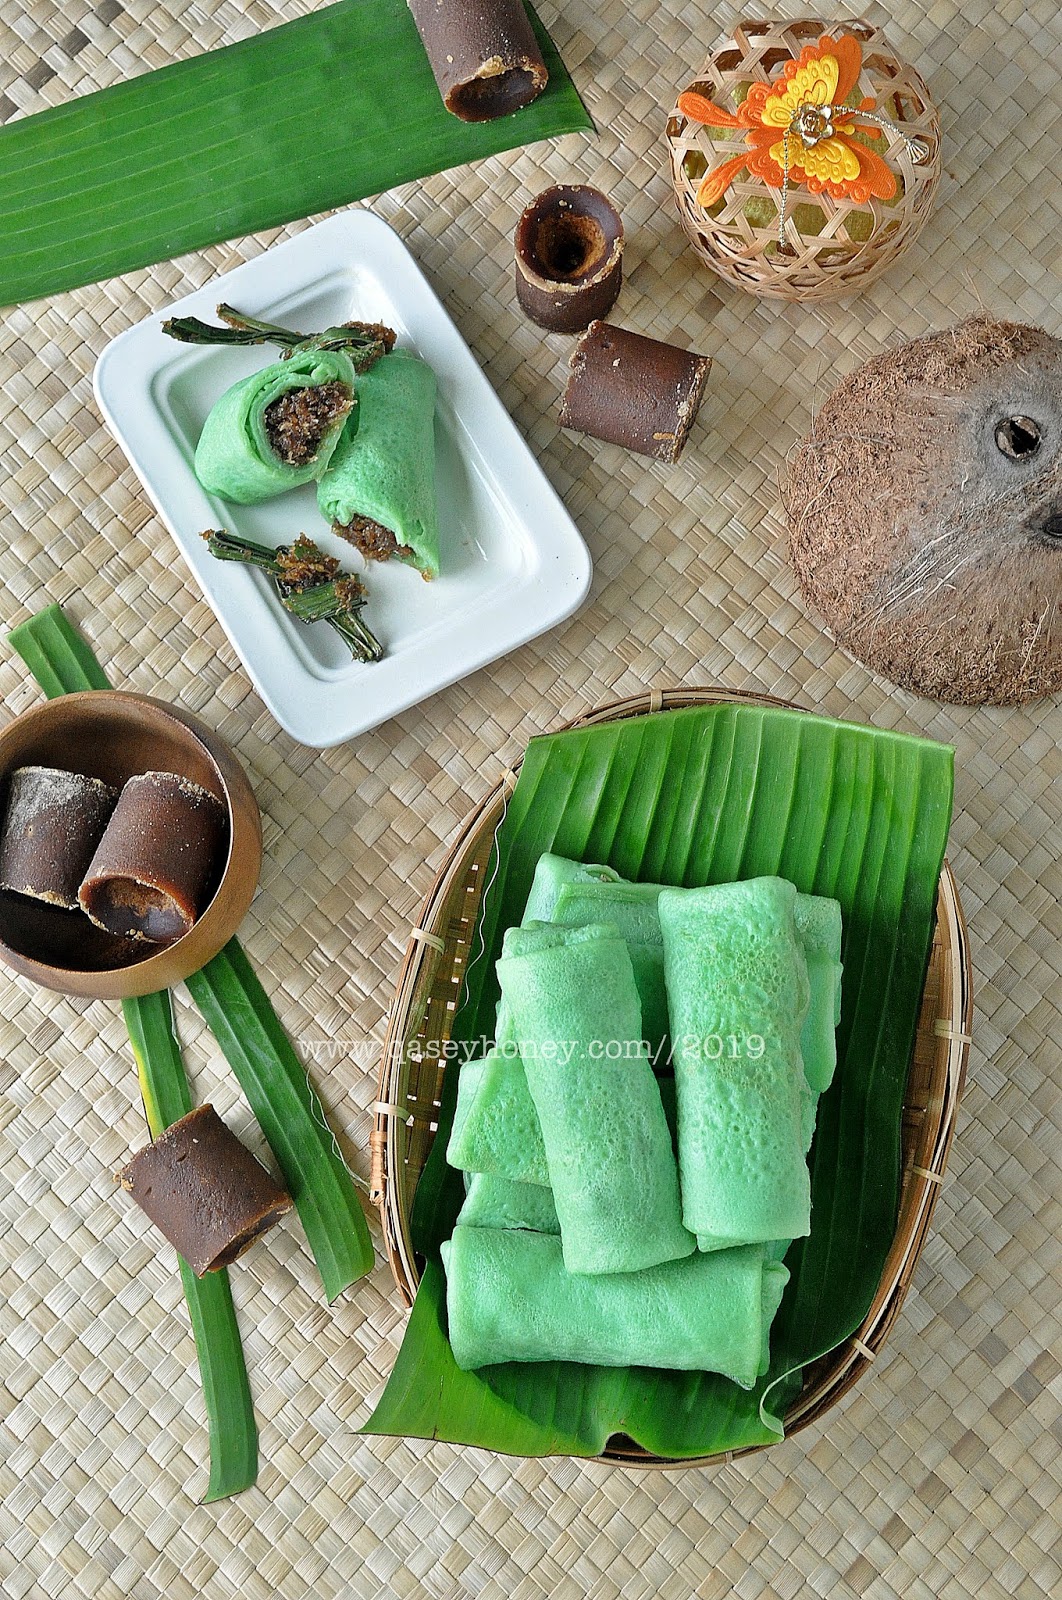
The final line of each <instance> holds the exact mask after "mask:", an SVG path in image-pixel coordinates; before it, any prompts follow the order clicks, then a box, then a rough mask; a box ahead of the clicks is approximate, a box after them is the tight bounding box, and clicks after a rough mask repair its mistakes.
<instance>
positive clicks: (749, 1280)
mask: <svg viewBox="0 0 1062 1600" xmlns="http://www.w3.org/2000/svg"><path fill="white" fill-rule="evenodd" d="M442 1257H443V1265H444V1267H445V1269H446V1309H447V1318H448V1323H449V1339H450V1346H451V1349H452V1350H453V1353H454V1359H455V1361H456V1362H457V1365H458V1366H459V1367H461V1368H462V1369H463V1370H465V1371H466V1372H467V1371H472V1370H474V1369H476V1368H477V1367H485V1366H491V1365H493V1364H494V1363H496V1362H501V1361H577V1362H585V1363H590V1364H592V1365H595V1366H604V1367H628V1366H639V1367H662V1368H673V1369H677V1370H681V1371H687V1372H720V1373H722V1374H723V1375H724V1376H725V1377H728V1378H731V1379H732V1380H733V1381H734V1382H735V1383H737V1384H739V1385H740V1386H741V1387H742V1388H743V1389H751V1388H752V1387H753V1385H754V1384H755V1382H756V1379H757V1377H758V1376H759V1375H760V1374H761V1373H762V1372H765V1371H766V1370H767V1364H768V1360H769V1346H768V1338H767V1329H768V1328H769V1325H770V1319H771V1317H772V1316H773V1314H774V1312H775V1311H776V1310H777V1307H778V1302H779V1301H780V1299H781V1293H782V1289H783V1288H784V1286H785V1283H786V1281H787V1279H788V1277H789V1274H788V1272H787V1270H786V1268H785V1267H784V1266H782V1265H781V1263H780V1262H772V1263H770V1264H767V1265H765V1263H764V1257H763V1247H762V1245H753V1246H747V1247H745V1248H744V1249H739V1250H721V1251H715V1252H713V1254H712V1255H707V1256H706V1255H700V1254H695V1255H692V1256H689V1257H687V1258H686V1259H685V1260H682V1261H669V1262H667V1263H665V1264H663V1265H660V1266H655V1267H649V1268H646V1269H645V1270H644V1271H640V1272H616V1273H607V1274H602V1275H596V1276H592V1275H587V1274H580V1273H574V1272H569V1271H568V1269H567V1267H566V1266H565V1264H564V1258H563V1253H562V1249H561V1243H560V1240H559V1239H557V1238H556V1237H555V1236H553V1235H550V1234H544V1233H526V1232H517V1231H515V1230H502V1229H490V1228H468V1227H457V1228H455V1229H454V1233H453V1238H452V1239H450V1240H448V1241H447V1243H445V1244H444V1245H443V1246H442Z"/></svg>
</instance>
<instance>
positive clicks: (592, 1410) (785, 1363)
mask: <svg viewBox="0 0 1062 1600" xmlns="http://www.w3.org/2000/svg"><path fill="white" fill-rule="evenodd" d="M952 764H953V752H952V751H951V750H950V749H949V748H948V747H947V746H944V745H937V744H932V743H930V742H928V741H926V740H923V739H916V738H912V737H909V736H906V735H902V734H896V733H890V732H884V731H881V730H878V729H875V728H866V727H858V726H855V725H852V724H847V723H842V722H835V721H831V720H829V719H826V718H820V717H814V716H809V715H806V714H801V713H799V712H788V711H783V710H774V709H767V708H761V707H755V706H749V705H734V704H731V705H715V706H705V707H697V708H693V709H690V710H680V711H671V712H665V713H658V714H657V715H655V716H646V717H639V718H634V719H630V720H628V721H624V722H616V723H608V724H603V725H600V726H597V727H592V728H586V729H576V730H573V731H569V732H565V733H560V734H554V735H547V736H545V737H543V738H539V739H535V740H533V741H532V743H531V744H530V746H529V748H528V751H527V755H526V758H525V760H524V763H523V767H522V770H521V773H520V780H519V783H518V784H517V787H516V790H515V792H514V794H513V796H512V799H511V801H510V804H509V808H508V811H507V813H506V816H505V819H504V822H503V823H502V826H501V828H500V829H499V832H498V838H497V841H496V845H495V860H494V861H493V862H492V866H491V869H490V870H489V871H488V872H487V874H486V881H487V883H488V884H489V885H490V887H489V889H488V891H487V893H486V895H485V898H484V903H483V905H482V906H481V908H480V914H479V932H480V935H481V936H482V944H481V943H480V937H479V936H478V935H477V936H476V937H475V938H474V940H473V945H472V948H473V949H474V950H476V949H482V951H483V954H482V955H481V956H480V957H479V958H478V959H477V960H476V961H474V962H472V963H471V964H470V967H469V970H468V973H467V979H466V986H465V992H464V996H463V999H462V1003H461V1005H460V1007H459V1009H458V1012H457V1014H456V1016H455V1019H454V1035H455V1037H456V1038H457V1039H459V1040H464V1041H468V1040H471V1039H474V1038H477V1037H478V1036H480V1035H482V1034H486V1035H487V1036H488V1037H490V1036H491V1035H492V1033H493V1026H494V1012H495V1006H496V1004H497V999H498V986H497V979H496V977H495V973H494V962H495V960H496V959H497V957H498V956H499V954H500V952H501V940H502V935H503V933H504V930H505V929H506V927H508V926H509V925H510V924H512V923H516V922H518V921H519V920H520V916H521V913H522V910H523V904H524V900H525V899H526V896H527V893H528V889H529V888H530V885H531V879H532V876H533V873H534V867H535V863H536V861H537V860H538V857H539V856H540V855H541V853H542V852H543V851H545V850H551V851H553V852H555V853H556V854H558V855H563V856H570V857H574V858H576V859H583V860H587V861H600V862H604V863H606V864H607V865H608V866H611V867H614V868H615V869H616V871H617V872H619V873H621V874H622V875H623V876H624V877H629V878H632V879H635V880H642V881H646V882H665V883H674V884H677V885H685V886H687V887H696V886H700V885H704V884H709V883H725V882H730V881H733V880H735V879H739V878H748V877H756V876H759V875H761V874H771V873H777V874H778V875H779V876H781V877H784V878H788V879H790V880H791V881H792V882H793V883H795V884H796V886H797V888H798V889H799V890H801V891H802V892H804V893H806V894H821V895H832V896H834V897H835V898H836V899H838V900H839V901H840V903H841V909H842V915H843V919H844V950H843V960H844V982H843V985H842V989H843V996H842V1014H841V1023H840V1028H839V1031H838V1068H837V1073H836V1076H835V1078H834V1082H833V1085H832V1086H831V1088H830V1089H829V1091H828V1092H827V1093H826V1094H825V1095H824V1096H823V1098H822V1101H821V1103H820V1109H819V1120H818V1131H817V1133H816V1137H815V1143H814V1145H813V1148H812V1154H811V1167H812V1229H811V1235H810V1237H809V1238H808V1239H806V1240H802V1241H800V1242H799V1243H798V1244H796V1245H794V1246H793V1247H791V1249H790V1250H789V1253H788V1255H787V1256H786V1264H787V1266H788V1267H789V1268H790V1271H791V1273H792V1277H791V1280H790V1283H789V1286H788V1288H787V1290H786V1294H785V1297H784V1299H783V1301H782V1306H781V1309H780V1311H779V1313H778V1316H777V1318H776V1320H775V1324H774V1328H773V1330H772V1335H771V1351H772V1360H771V1367H770V1370H769V1372H768V1373H767V1375H766V1377H765V1378H764V1379H763V1380H761V1382H760V1384H759V1385H758V1386H757V1387H756V1388H755V1389H754V1390H752V1391H751V1392H750V1393H745V1392H744V1391H742V1390H740V1389H738V1388H737V1387H736V1385H734V1384H732V1383H729V1382H728V1381H727V1380H726V1379H723V1378H718V1377H714V1376H711V1375H706V1374H698V1373H678V1372H658V1371H647V1370H645V1369H633V1368H632V1369H610V1368H599V1367H591V1366H581V1365H577V1364H575V1363H560V1362H557V1363H543V1364H534V1365H524V1366H520V1365H519V1364H516V1363H511V1364H509V1365H505V1366H497V1367H489V1368H484V1369H482V1370H481V1371H480V1372H475V1373H465V1372H460V1371H459V1370H458V1368H457V1366H456V1364H455V1363H454V1360H453V1357H452V1355H451V1353H450V1349H449V1346H448V1344H447V1342H446V1306H445V1284H444V1280H443V1274H442V1269H441V1266H440V1265H439V1244H440V1242H441V1241H442V1240H443V1239H445V1238H446V1237H448V1235H449V1233H450V1231H451V1229H452V1227H453V1223H454V1218H455V1216H456V1214H457V1210H458V1208H459V1206H460V1203H461V1199H462V1194H463V1186H462V1184H461V1179H460V1174H458V1173H455V1172H453V1171H452V1170H451V1169H450V1168H448V1167H447V1165H446V1162H445V1159H444V1152H445V1146H446V1140H447V1136H448V1132H449V1127H450V1122H451V1120H452V1115H453V1103H454V1100H455V1097H456V1076H457V1074H456V1073H455V1072H450V1073H448V1074H447V1076H446V1080H445V1082H444V1103H443V1106H442V1110H441V1113H440V1123H439V1131H438V1133H437V1135H436V1139H435V1143H434V1146H433V1148H432V1152H431V1155H430V1157H429V1160H428V1163H427V1165H426V1167H425V1169H424V1172H423V1174H422V1177H421V1180H420V1183H419V1185H418V1188H417V1192H416V1196H415V1201H414V1211H413V1218H412V1223H413V1236H414V1242H415V1244H416V1246H417V1248H418V1250H420V1251H421V1252H423V1254H424V1255H425V1257H426V1267H425V1272H424V1276H423V1278H422V1281H421V1285H420V1289H419V1292H418V1294H417V1299H416V1303H415V1305H414V1308H413V1312H412V1315H411V1317H410V1321H409V1325H408V1327H407V1330H406V1335H405V1338H404V1340H403V1343H402V1348H401V1350H400V1351H399V1355H398V1360H397V1361H396V1364H395V1367H394V1370H393V1372H392V1374H391V1377H390V1379H389V1381H388V1384H387V1386H386V1388H385V1390H384V1393H383V1395H382V1397H381V1399H380V1401H379V1404H378V1405H377V1407H376V1409H375V1411H374V1413H373V1415H372V1417H371V1418H370V1419H369V1421H368V1422H367V1423H366V1424H365V1427H364V1430H363V1431H364V1432H366V1433H385V1434H406V1435H410V1436H413V1437H416V1438H428V1439H430V1438H438V1439H447V1440H451V1441H453V1442H458V1443H466V1444H476V1445H481V1446H484V1447H486V1448H489V1449H492V1450H498V1451H503V1452H510V1453H515V1454H520V1455H535V1456H537V1455H550V1454H557V1453H564V1454H571V1455H581V1456H591V1455H596V1454H598V1453H599V1452H600V1451H601V1450H602V1448H603V1447H604V1446H605V1444H606V1443H607V1442H608V1440H609V1439H610V1438H615V1437H616V1436H620V1437H625V1438H627V1439H633V1440H635V1441H636V1442H637V1443H638V1444H640V1445H641V1446H643V1447H644V1448H645V1449H646V1450H649V1451H651V1452H653V1453H655V1454H657V1455H660V1456H665V1457H670V1458H672V1459H675V1460H679V1459H682V1458H689V1457H693V1456H701V1455H710V1454H714V1453H716V1452H719V1451H723V1450H733V1449H739V1448H741V1447H743V1446H745V1445H752V1444H767V1443H771V1442H772V1441H774V1440H776V1439H778V1438H780V1437H781V1434H782V1420H781V1419H782V1418H783V1416H784V1413H785V1409H786V1406H787V1405H788V1404H789V1403H790V1402H791V1400H792V1399H793V1398H794V1397H795V1395H796V1394H797V1393H799V1389H800V1381H801V1369H802V1368H803V1367H804V1366H806V1365H807V1364H808V1363H809V1362H811V1361H813V1360H815V1359H816V1358H817V1357H818V1356H820V1355H823V1354H825V1353H826V1352H828V1351H829V1350H831V1349H833V1348H834V1347H835V1346H836V1345H838V1344H839V1343H840V1342H841V1341H842V1340H844V1339H845V1338H847V1337H848V1336H849V1335H850V1334H851V1333H852V1332H853V1331H854V1330H855V1329H856V1328H857V1327H858V1326H859V1324H860V1322H861V1321H862V1319H863V1317H864V1316H865V1314H866V1312H867V1310H868V1308H869V1306H870V1303H871V1300H872V1299H873V1296H874V1292H875V1290H876V1289H877V1286H878V1283H879V1281H880V1278H881V1273H882V1270H883V1267H884V1263H885V1258H886V1255H887V1253H888V1250H889V1246H890V1244H891V1241H892V1238H893V1234H894V1232H895V1227H896V1218H897V1212H898V1207H899V1193H900V1160H901V1149H900V1125H901V1113H902V1104H903V1094H904V1088H905V1084H906V1080H907V1071H908V1066H909V1062H910V1057H911V1050H912V1047H913V1043H914V1036H915V1030H916V1027H917V1022H918V1012H919V1007H920V1000H921V993H922V987H923V984H924V982H925V972H926V967H927V963H928V959H929V950H930V943H931V939H932V931H933V921H934V909H935V903H936V890H937V880H938V878H939V875H940V868H941V862H942V859H943V855H944V846H945V843H946V840H947V834H948V824H949V820H950V816H951V800H952ZM495 869H496V876H495V875H494V874H495Z"/></svg>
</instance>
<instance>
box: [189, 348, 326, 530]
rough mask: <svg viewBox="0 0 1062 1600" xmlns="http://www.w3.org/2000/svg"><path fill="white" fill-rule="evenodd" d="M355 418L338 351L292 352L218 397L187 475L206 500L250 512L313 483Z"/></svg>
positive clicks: (311, 350) (243, 379)
mask: <svg viewBox="0 0 1062 1600" xmlns="http://www.w3.org/2000/svg"><path fill="white" fill-rule="evenodd" d="M356 418H357V409H356V401H355V374H354V366H353V363H352V362H351V359H350V357H349V356H348V355H346V354H345V353H344V352H343V351H342V350H313V349H306V350H295V351H293V352H292V354H291V355H290V356H289V357H288V358H287V360H285V361H274V362H271V363H270V365H269V366H267V367H262V368H261V369H260V370H259V371H258V372H253V373H251V375H250V376H249V377H247V378H241V380H240V382H239V383H234V384H233V386H232V388H231V389H226V391H225V393H224V394H223V395H222V396H221V398H220V399H219V400H218V401H216V402H215V404H214V405H213V407H212V408H211V410H210V413H209V415H208V417H207V419H206V422H205V423H204V424H203V431H202V433H201V434H200V437H199V444H198V445H197V446H196V452H195V475H196V477H197V478H198V479H199V482H200V483H201V484H202V485H203V488H204V489H206V490H207V491H208V492H209V493H210V494H216V495H218V496H219V497H220V498H221V499H222V500H230V501H233V502H235V504H237V505H243V506H248V505H258V504H259V503H260V502H261V501H263V500H269V499H271V498H272V497H273V496H274V495H278V494H283V493H284V491H285V490H287V489H296V488H298V486H299V485H300V484H303V483H312V482H314V481H315V480H316V479H318V478H320V476H321V474H322V473H323V472H324V470H325V468H326V467H327V466H328V463H329V461H330V460H331V458H332V453H333V451H334V450H335V448H336V446H337V445H338V443H339V439H340V435H341V434H342V433H343V431H344V428H345V427H353V426H354V425H355V422H356Z"/></svg>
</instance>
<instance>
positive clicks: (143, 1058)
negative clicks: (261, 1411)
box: [122, 989, 258, 1501]
mask: <svg viewBox="0 0 1062 1600" xmlns="http://www.w3.org/2000/svg"><path fill="white" fill-rule="evenodd" d="M122 1011H123V1014H124V1016H125V1023H126V1027H127V1028H128V1030H129V1040H130V1043H131V1044H132V1047H133V1056H134V1058H135V1060H136V1070H137V1075H138V1077H139V1079H140V1092H141V1095H142V1097H143V1101H144V1112H145V1115H146V1116H147V1124H148V1129H149V1131H150V1133H151V1137H152V1138H153V1139H157V1138H158V1136H159V1134H160V1133H163V1132H164V1131H165V1130H166V1129H167V1128H168V1127H169V1126H170V1124H171V1123H173V1122H179V1121H180V1119H181V1117H184V1116H187V1115H188V1113H189V1111H191V1110H192V1094H191V1090H190V1089H189V1087H188V1079H187V1078H186V1077H185V1073H184V1066H183V1064H182V1062H181V1051H180V1046H179V1045H178V1043H177V1037H176V1035H175V1033H174V1031H173V1011H172V1008H171V1006H170V997H169V994H168V992H167V991H166V990H165V989H163V990H161V991H160V992H159V993H158V994H148V995H142V996H139V997H138V998H136V999H133V1000H123V1001H122ZM177 1262H178V1265H179V1267H180V1269H181V1284H182V1285H183V1288H184V1297H185V1299H186V1300H187V1302H188V1316H189V1320H190V1321H191V1324H192V1335H193V1337H194V1339H195V1348H196V1354H197V1356H198V1357H199V1375H200V1378H201V1380H202V1384H203V1399H204V1402H205V1404H206V1414H207V1426H208V1428H209V1430H210V1482H209V1484H208V1485H207V1492H206V1495H205V1496H204V1499H205V1500H208V1501H209V1500H221V1499H224V1498H225V1496H226V1495H230V1494H239V1492H240V1490H241V1489H249V1488H250V1486H251V1484H252V1483H254V1481H255V1479H256V1478H257V1477H258V1426H257V1424H256V1422H255V1420H254V1403H253V1401H252V1399H251V1386H250V1383H249V1382H248V1379H247V1367H246V1364H245V1362H244V1359H243V1345H242V1344H241V1342H240V1329H239V1325H238V1323H237V1321H236V1308H235V1306H234V1305H233V1303H232V1290H231V1288H230V1286H229V1274H228V1271H227V1270H226V1269H225V1268H222V1269H221V1271H220V1272H208V1273H206V1274H205V1276H204V1277H202V1278H197V1277H196V1275H195V1273H194V1272H193V1271H192V1269H191V1267H190V1266H189V1265H188V1263H187V1262H186V1261H184V1260H182V1258H181V1257H180V1256H178V1257H177Z"/></svg>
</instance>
